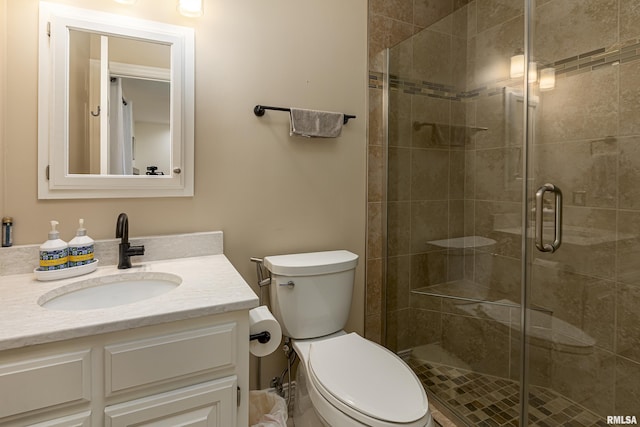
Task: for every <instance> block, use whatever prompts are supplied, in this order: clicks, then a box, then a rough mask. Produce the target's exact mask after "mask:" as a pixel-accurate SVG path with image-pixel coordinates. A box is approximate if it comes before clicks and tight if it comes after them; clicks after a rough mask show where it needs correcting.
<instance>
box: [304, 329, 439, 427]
mask: <svg viewBox="0 0 640 427" xmlns="http://www.w3.org/2000/svg"><path fill="white" fill-rule="evenodd" d="M293 348H294V350H295V351H296V353H297V354H298V356H299V357H300V365H299V366H298V374H297V377H296V400H295V401H296V403H297V405H296V407H295V410H294V417H293V418H294V422H295V425H296V427H299V426H302V427H320V426H335V427H337V426H339V427H359V426H371V427H398V426H403V427H405V426H406V427H433V426H434V422H433V419H432V417H431V414H430V412H429V402H428V400H427V396H426V394H425V392H424V388H423V387H422V385H421V384H420V380H419V379H418V377H417V376H416V375H415V374H414V373H413V371H412V370H411V369H410V368H409V367H408V366H407V365H406V364H405V363H404V362H403V361H402V359H400V358H399V357H398V356H396V355H395V354H393V353H391V352H390V351H389V350H387V349H386V348H384V347H382V346H379V345H378V344H375V343H373V342H371V341H368V340H366V339H364V338H362V337H360V336H359V335H357V334H355V333H350V334H346V333H345V332H344V331H340V332H338V333H336V334H332V335H331V336H329V337H323V338H318V339H309V340H301V341H294V342H293Z"/></svg>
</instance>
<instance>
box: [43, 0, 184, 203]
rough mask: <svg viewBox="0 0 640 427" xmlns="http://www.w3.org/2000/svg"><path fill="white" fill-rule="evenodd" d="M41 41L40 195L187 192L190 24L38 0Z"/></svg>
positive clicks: (102, 195)
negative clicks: (165, 21)
mask: <svg viewBox="0 0 640 427" xmlns="http://www.w3.org/2000/svg"><path fill="white" fill-rule="evenodd" d="M39 43H40V45H39V59H40V64H39V94H38V96H39V99H38V113H39V117H38V166H39V170H38V197H39V198H41V199H57V198H103V197H176V196H192V195H193V176H194V171H193V163H194V162H193V145H194V143H193V132H194V130H193V122H194V118H193V116H194V111H193V110H194V94H193V93H194V31H193V29H191V28H187V27H180V26H175V25H169V24H164V23H158V22H152V21H146V20H141V19H137V18H131V17H123V16H119V15H114V14H109V13H104V12H98V11H92V10H91V11H90V10H85V9H78V8H73V7H69V6H64V5H59V4H53V3H47V2H41V3H40V34H39Z"/></svg>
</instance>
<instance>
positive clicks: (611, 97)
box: [524, 0, 640, 426]
mask: <svg viewBox="0 0 640 427" xmlns="http://www.w3.org/2000/svg"><path fill="white" fill-rule="evenodd" d="M527 5H528V6H529V10H528V12H529V15H528V16H527V15H526V14H525V17H526V18H527V19H528V20H529V21H528V22H529V23H530V26H529V28H530V38H529V49H528V63H529V68H530V69H531V70H535V71H533V74H530V76H531V77H530V79H529V83H530V84H529V91H528V97H529V106H530V108H529V109H528V116H529V117H528V119H529V120H528V124H529V129H528V130H529V132H528V137H529V138H528V139H529V141H528V148H529V156H528V157H529V160H528V163H529V171H530V179H529V180H528V191H527V201H528V204H529V205H528V213H529V215H528V217H529V218H528V224H527V229H528V236H529V237H530V239H528V243H527V249H526V251H527V269H528V272H527V281H528V283H527V301H528V302H527V308H528V310H527V312H526V313H527V323H528V325H527V328H526V332H527V347H526V348H527V353H528V382H527V387H528V407H527V408H526V409H527V412H528V420H527V422H525V423H524V424H525V425H552V426H555V425H584V426H591V425H607V424H624V422H621V421H624V420H633V418H608V417H634V416H635V417H636V419H638V420H639V421H638V422H640V326H639V325H640V315H639V314H638V313H640V190H639V189H640V89H638V88H639V87H640V44H639V39H638V38H639V37H640V11H639V10H638V6H637V1H631V0H622V1H617V0H549V1H538V2H530V3H529V2H528V3H527ZM547 184H548V185H547ZM558 188H559V189H560V190H561V192H562V199H561V200H560V198H559V197H558V194H557V191H556V190H555V189H558ZM560 210H561V211H562V212H561V213H562V215H561V218H560V215H559V214H560ZM556 227H558V230H559V231H560V232H561V235H559V233H557V232H556V231H555V230H556ZM554 241H555V243H556V244H555V246H559V247H557V250H556V248H555V247H554V246H553V244H554Z"/></svg>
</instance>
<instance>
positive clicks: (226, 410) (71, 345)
mask: <svg viewBox="0 0 640 427" xmlns="http://www.w3.org/2000/svg"><path fill="white" fill-rule="evenodd" d="M248 373H249V325H248V311H247V310H239V311H234V312H230V313H223V314H215V315H207V316H201V317H198V318H195V319H189V320H180V321H175V322H168V323H162V324H158V325H153V326H145V327H138V328H134V329H130V330H125V331H120V332H111V333H105V334H101V335H93V336H88V337H84V338H76V339H72V340H67V341H57V342H53V343H49V344H42V345H37V346H30V347H23V348H18V349H13V350H6V351H3V352H0V425H2V426H26V425H29V426H38V427H44V426H47V427H54V426H55V427H70V426H78V427H79V426H92V427H99V426H106V427H110V426H112V427H124V426H131V425H136V426H168V427H169V426H176V425H183V426H224V427H230V426H246V425H247V423H248V396H249V391H248V389H249V379H248Z"/></svg>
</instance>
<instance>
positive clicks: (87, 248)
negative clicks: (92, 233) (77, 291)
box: [69, 218, 93, 267]
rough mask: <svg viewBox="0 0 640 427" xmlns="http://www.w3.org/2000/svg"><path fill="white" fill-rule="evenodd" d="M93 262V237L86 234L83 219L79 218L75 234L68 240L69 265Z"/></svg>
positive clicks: (75, 265)
mask: <svg viewBox="0 0 640 427" xmlns="http://www.w3.org/2000/svg"><path fill="white" fill-rule="evenodd" d="M92 262H93V239H92V238H91V237H89V236H87V229H86V228H84V219H82V218H80V221H79V224H78V230H77V231H76V236H75V237H74V238H73V239H71V241H70V242H69V267H77V266H79V265H84V264H90V263H92Z"/></svg>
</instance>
